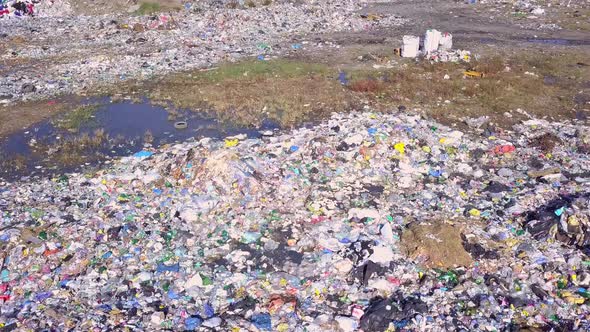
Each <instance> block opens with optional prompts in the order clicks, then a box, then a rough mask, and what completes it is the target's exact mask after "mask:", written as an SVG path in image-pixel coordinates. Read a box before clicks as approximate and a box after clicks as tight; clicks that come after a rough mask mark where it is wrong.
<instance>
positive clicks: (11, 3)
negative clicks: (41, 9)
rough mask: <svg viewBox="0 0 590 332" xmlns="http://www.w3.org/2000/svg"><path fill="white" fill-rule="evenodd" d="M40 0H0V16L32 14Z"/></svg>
mask: <svg viewBox="0 0 590 332" xmlns="http://www.w3.org/2000/svg"><path fill="white" fill-rule="evenodd" d="M37 3H39V0H27V1H23V0H0V18H7V17H12V16H16V17H20V16H27V15H30V16H32V15H33V14H34V13H35V5H36V4H37Z"/></svg>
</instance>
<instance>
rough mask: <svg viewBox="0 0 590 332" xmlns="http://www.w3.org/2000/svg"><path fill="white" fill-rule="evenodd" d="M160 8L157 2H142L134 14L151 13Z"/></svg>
mask: <svg viewBox="0 0 590 332" xmlns="http://www.w3.org/2000/svg"><path fill="white" fill-rule="evenodd" d="M161 9H162V7H161V6H160V4H159V3H155V2H143V3H142V4H141V5H140V6H139V9H138V10H136V11H135V14H136V15H151V14H154V13H157V12H159V11H160V10H161Z"/></svg>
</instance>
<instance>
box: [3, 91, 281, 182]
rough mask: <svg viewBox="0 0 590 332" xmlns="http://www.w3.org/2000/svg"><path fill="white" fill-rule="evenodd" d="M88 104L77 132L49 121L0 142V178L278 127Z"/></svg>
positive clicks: (144, 106)
mask: <svg viewBox="0 0 590 332" xmlns="http://www.w3.org/2000/svg"><path fill="white" fill-rule="evenodd" d="M87 103H98V104H97V106H96V108H95V110H94V112H93V113H92V118H90V119H89V121H85V122H83V123H82V124H81V125H80V126H79V127H78V128H77V131H76V132H71V131H69V130H66V129H63V128H61V126H59V125H58V124H59V121H60V118H52V119H49V120H46V121H43V122H40V123H37V124H35V125H32V126H30V127H29V128H26V129H24V130H22V131H20V132H17V133H14V134H12V135H10V136H8V137H5V138H0V178H3V179H7V180H15V179H18V178H21V177H23V176H52V175H56V174H61V173H64V172H71V171H80V170H83V169H84V168H85V167H91V166H97V165H100V164H103V163H105V162H108V161H109V160H110V159H112V158H116V157H120V156H127V155H131V154H133V153H136V152H138V151H141V150H143V149H144V148H145V147H146V146H153V147H157V146H160V145H162V144H167V143H174V142H181V141H187V140H192V139H196V140H198V139H201V138H203V137H211V138H223V137H227V136H232V135H237V134H246V135H248V137H259V136H260V135H261V134H260V130H269V129H276V128H278V125H277V124H275V123H273V122H270V121H267V122H265V123H264V124H263V126H262V127H261V128H256V129H253V128H245V127H239V126H235V125H231V124H227V123H221V122H219V121H217V120H216V119H215V118H212V117H209V116H205V115H203V114H202V113H198V112H193V111H190V110H180V111H178V110H176V111H175V112H174V117H173V118H171V116H170V114H171V113H169V112H168V111H167V110H166V109H165V108H164V107H162V106H155V105H153V104H150V103H149V102H148V101H147V100H145V101H143V102H141V103H133V102H131V101H123V102H115V103H112V102H110V100H108V99H102V100H92V101H87ZM63 116H64V115H61V116H60V117H61V118H63ZM179 121H186V123H187V127H186V128H185V129H177V128H175V123H177V122H179Z"/></svg>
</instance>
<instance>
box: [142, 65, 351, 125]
mask: <svg viewBox="0 0 590 332" xmlns="http://www.w3.org/2000/svg"><path fill="white" fill-rule="evenodd" d="M329 73H330V69H329V68H327V67H325V66H321V65H317V64H308V63H300V62H292V61H272V62H262V61H249V62H245V63H240V64H233V65H225V66H222V67H220V68H219V69H218V70H214V71H208V72H196V73H190V74H187V73H184V74H180V75H175V76H172V77H168V78H166V79H164V80H163V81H162V82H159V83H158V84H157V86H158V88H157V89H156V90H155V91H154V92H153V93H152V94H151V97H152V98H154V99H156V100H162V99H165V100H171V101H172V102H173V103H174V104H175V106H177V107H180V108H191V109H195V108H196V109H202V108H212V109H213V110H215V113H216V115H217V116H218V117H219V118H220V119H222V120H225V121H231V122H235V123H240V124H246V125H257V124H259V123H260V122H261V121H263V120H265V119H272V120H275V121H278V122H280V123H281V124H282V125H285V126H289V125H293V124H296V123H300V122H302V121H306V120H313V119H314V118H317V117H318V116H319V115H321V114H322V113H323V114H326V113H329V112H332V111H333V110H344V109H345V108H346V107H347V105H348V104H349V102H350V101H351V98H350V96H349V94H348V93H347V92H346V91H345V89H344V88H343V87H342V86H341V85H340V83H339V82H338V81H337V80H336V79H335V78H334V77H331V76H330V74H329Z"/></svg>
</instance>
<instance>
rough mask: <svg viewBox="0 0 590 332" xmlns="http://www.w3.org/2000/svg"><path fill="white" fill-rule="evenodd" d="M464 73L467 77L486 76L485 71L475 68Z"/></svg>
mask: <svg viewBox="0 0 590 332" xmlns="http://www.w3.org/2000/svg"><path fill="white" fill-rule="evenodd" d="M463 75H465V77H472V78H483V77H484V76H485V75H484V73H482V72H479V71H475V70H466V71H465V72H464V73H463Z"/></svg>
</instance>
